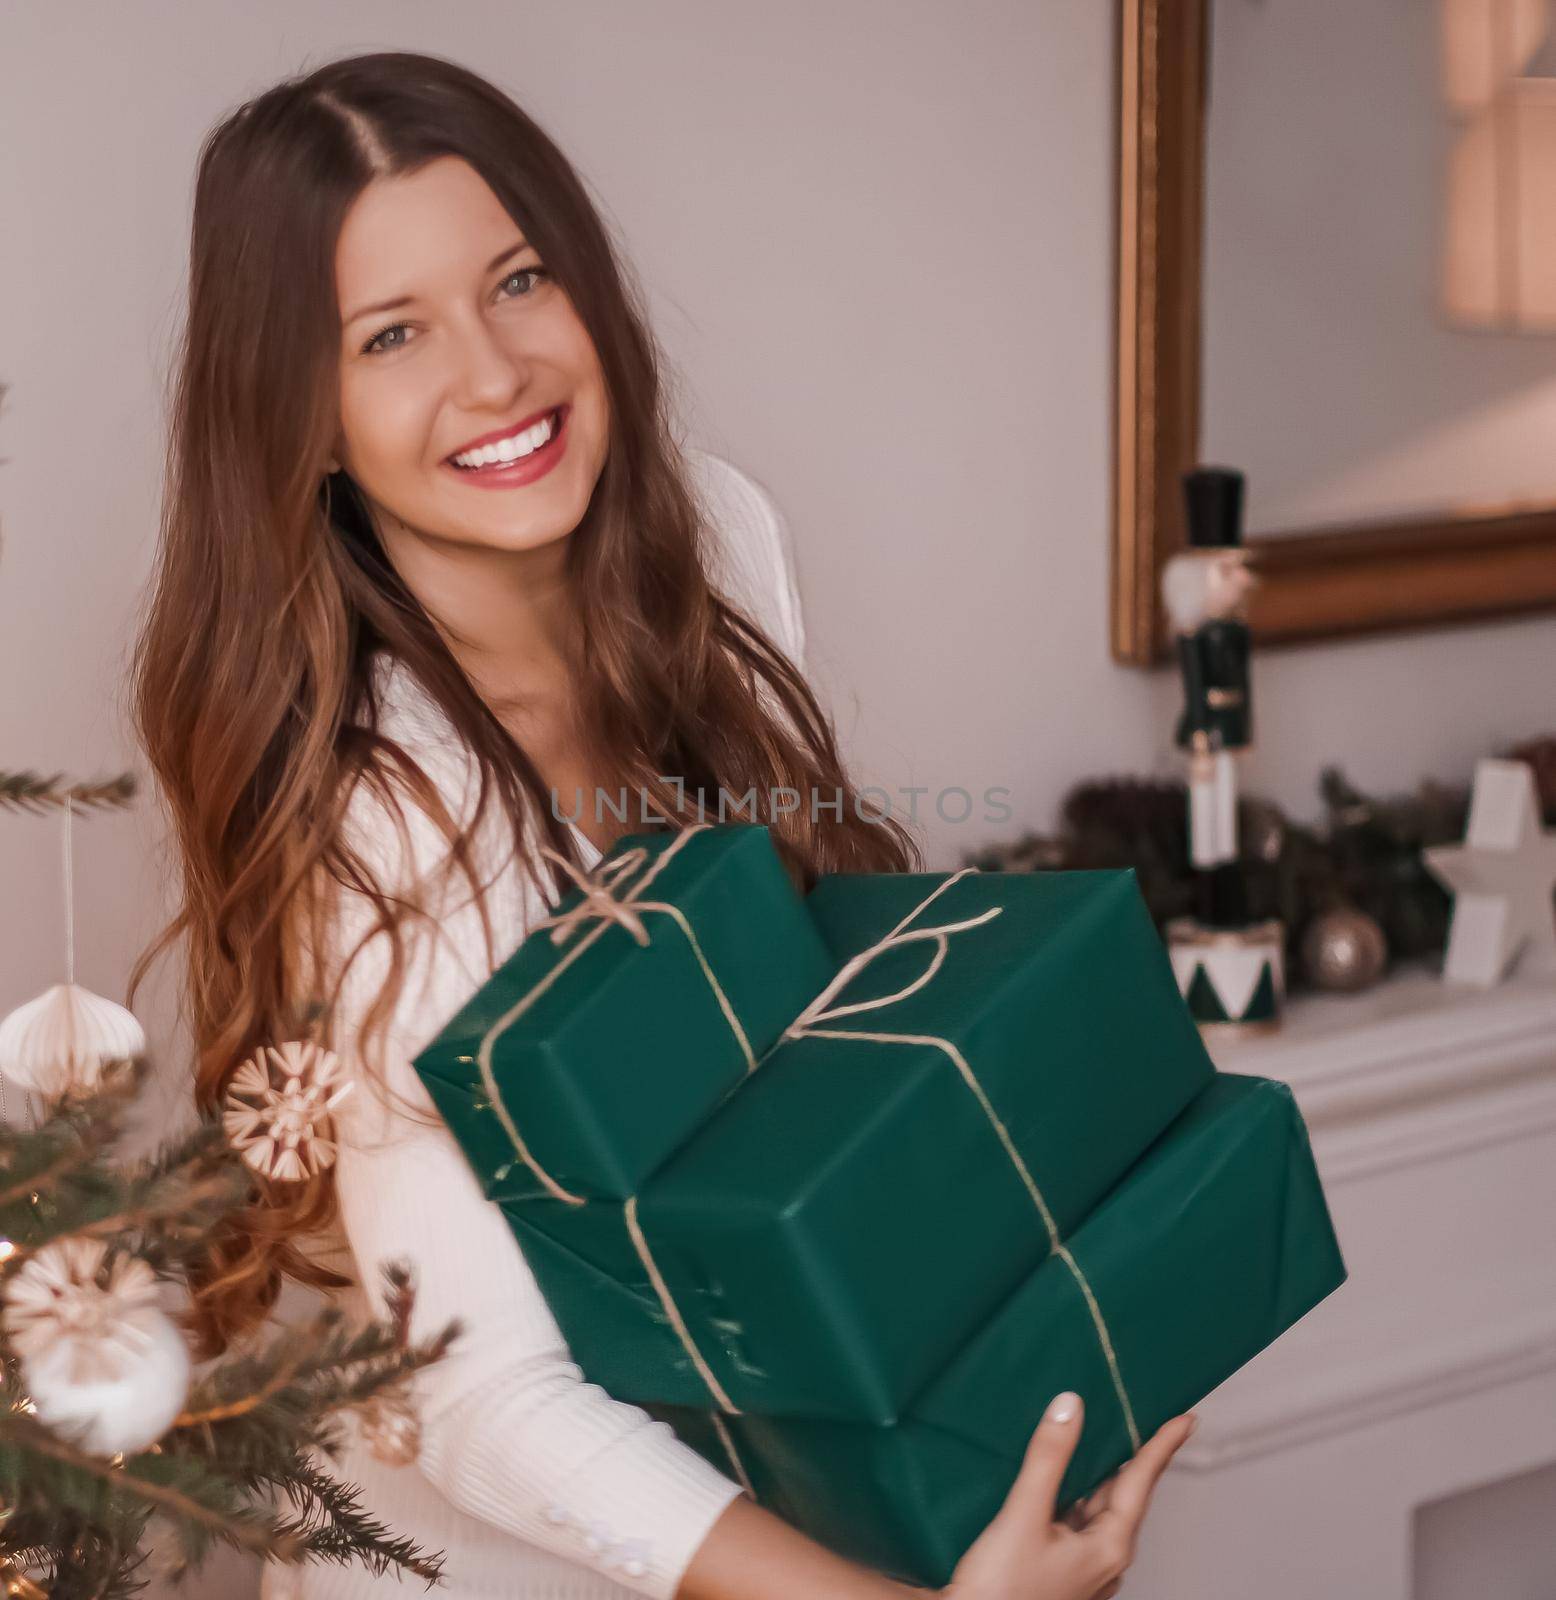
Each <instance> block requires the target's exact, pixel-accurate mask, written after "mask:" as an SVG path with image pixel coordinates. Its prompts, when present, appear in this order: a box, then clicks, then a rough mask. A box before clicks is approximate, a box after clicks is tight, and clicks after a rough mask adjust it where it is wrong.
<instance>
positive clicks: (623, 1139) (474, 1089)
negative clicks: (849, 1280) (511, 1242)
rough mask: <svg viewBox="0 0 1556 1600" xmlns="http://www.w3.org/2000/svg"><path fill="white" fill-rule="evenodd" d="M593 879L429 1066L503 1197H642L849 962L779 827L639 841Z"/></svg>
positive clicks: (469, 1010) (450, 1112) (420, 1060)
mask: <svg viewBox="0 0 1556 1600" xmlns="http://www.w3.org/2000/svg"><path fill="white" fill-rule="evenodd" d="M586 881H588V882H589V883H590V884H591V885H593V886H594V888H593V892H592V893H586V892H585V890H584V888H583V887H582V885H580V886H579V887H576V888H574V889H571V890H569V891H568V892H567V893H566V894H565V895H564V896H563V897H562V899H561V901H560V902H559V904H558V906H557V909H556V912H555V913H554V914H553V916H552V917H551V918H548V919H547V920H548V922H549V923H550V924H551V925H550V926H544V925H542V926H540V927H538V928H537V929H534V930H532V931H531V933H530V935H529V936H528V937H527V938H526V939H525V940H524V941H523V943H522V944H520V945H519V947H518V949H517V950H516V951H514V953H513V954H512V955H511V956H510V957H509V958H508V959H507V960H506V961H505V962H504V963H503V964H502V965H501V967H499V968H498V970H497V971H496V972H495V973H493V975H492V977H491V978H490V979H489V980H488V981H487V983H486V984H485V985H483V987H482V988H481V989H480V990H479V991H478V992H477V993H476V994H475V995H474V996H473V997H472V998H471V999H470V1000H469V1002H468V1003H467V1004H465V1005H464V1006H463V1007H462V1008H461V1009H460V1011H459V1012H458V1013H457V1014H456V1015H455V1016H454V1017H453V1018H452V1019H451V1020H450V1021H449V1022H448V1023H447V1025H446V1026H445V1027H444V1028H443V1029H442V1031H441V1032H440V1033H439V1034H438V1036H437V1038H436V1039H434V1040H433V1041H432V1043H431V1044H429V1045H428V1046H427V1047H426V1049H424V1050H423V1051H422V1052H421V1053H420V1054H419V1055H418V1056H417V1057H416V1062H415V1065H416V1070H417V1072H418V1073H419V1074H420V1076H421V1078H422V1081H423V1082H424V1083H425V1084H426V1086H427V1090H428V1092H429V1094H430V1095H431V1097H432V1099H433V1102H434V1103H435V1104H436V1106H437V1108H438V1110H439V1111H440V1112H441V1113H442V1115H443V1119H444V1121H445V1122H446V1123H447V1124H448V1126H449V1128H450V1129H451V1130H452V1131H453V1133H454V1135H455V1137H456V1138H457V1139H458V1140H459V1142H460V1144H461V1146H462V1147H463V1149H464V1151H465V1154H466V1155H467V1156H468V1157H469V1159H470V1163H471V1165H472V1166H473V1167H474V1168H475V1171H476V1173H477V1174H478V1176H479V1177H480V1179H481V1182H482V1187H483V1189H484V1190H485V1192H486V1194H487V1196H488V1197H489V1198H491V1199H513V1198H522V1197H524V1196H535V1195H545V1196H547V1197H548V1198H551V1199H552V1200H553V1203H561V1201H560V1197H562V1196H564V1195H565V1196H573V1197H576V1198H580V1199H581V1198H583V1197H609V1198H613V1199H615V1200H618V1201H619V1200H622V1199H624V1198H626V1197H627V1196H628V1195H631V1194H635V1193H636V1192H637V1190H638V1189H639V1188H640V1187H641V1186H642V1184H643V1182H644V1180H645V1179H646V1178H647V1177H648V1175H649V1174H650V1173H651V1172H653V1171H654V1170H655V1169H656V1168H658V1167H659V1166H661V1165H662V1164H663V1163H664V1161H665V1160H666V1159H667V1158H668V1157H669V1156H670V1154H671V1153H672V1152H673V1151H674V1150H675V1149H676V1148H677V1147H678V1146H679V1145H680V1144H682V1143H683V1142H684V1141H685V1140H686V1138H687V1137H688V1136H689V1135H690V1133H691V1132H692V1131H693V1130H694V1129H695V1128H696V1127H697V1126H698V1125H699V1124H700V1123H701V1122H702V1121H704V1120H705V1119H706V1117H707V1116H708V1115H709V1113H710V1112H711V1111H712V1110H713V1109H714V1107H715V1106H716V1105H717V1104H718V1103H719V1101H720V1100H721V1099H722V1098H723V1097H724V1095H725V1094H727V1093H728V1092H729V1090H730V1089H732V1088H734V1086H735V1085H736V1084H738V1083H739V1082H740V1081H741V1080H742V1079H743V1078H744V1077H745V1076H746V1075H747V1074H748V1073H749V1072H750V1071H751V1070H752V1069H753V1067H754V1066H755V1064H756V1062H757V1060H759V1059H760V1057H761V1055H762V1053H763V1052H764V1051H765V1050H767V1049H768V1048H769V1047H770V1046H771V1045H772V1043H773V1041H774V1040H775V1039H777V1037H778V1035H779V1034H780V1032H781V1031H782V1030H783V1028H784V1027H785V1026H787V1024H788V1023H789V1022H790V1021H791V1019H792V1018H793V1017H794V1015H795V1013H796V1012H797V1011H798V1010H799V1009H800V1008H801V1007H802V1006H803V1005H804V1004H805V1003H806V1001H808V1000H809V999H810V998H811V997H812V996H813V995H814V994H815V993H816V992H817V990H818V989H820V988H821V986H822V985H823V984H825V983H826V981H827V979H828V978H829V977H830V976H831V974H832V972H833V971H834V970H835V967H836V962H835V961H834V960H833V958H832V957H831V955H830V954H829V952H828V950H827V947H826V945H825V944H824V943H823V942H822V939H821V936H820V934H819V933H818V932H817V930H816V927H815V924H814V923H813V922H812V921H811V919H810V916H809V914H808V913H807V911H806V909H805V903H804V900H803V899H802V898H801V896H800V894H799V892H798V890H797V889H796V888H795V886H794V884H793V882H792V881H791V879H790V877H789V875H788V872H787V870H786V869H785V867H784V865H783V863H782V861H781V860H780V859H779V856H778V853H777V851H776V849H775V848H774V846H773V842H772V839H771V837H770V835H769V833H768V830H767V829H766V828H765V827H761V826H756V825H751V824H728V825H723V826H718V827H713V826H702V827H696V828H689V829H685V830H682V831H680V832H670V831H667V830H660V831H658V832H649V833H640V834H633V835H631V836H630V837H628V838H625V839H621V840H618V841H617V843H616V844H615V846H613V848H612V849H611V851H610V852H609V854H608V855H607V856H606V857H605V859H604V860H603V861H602V862H601V863H599V864H598V865H597V867H596V869H595V872H594V874H593V875H592V876H591V878H590V879H588V880H586ZM607 899H608V900H609V902H610V903H611V904H612V905H613V906H614V907H616V908H617V909H615V910H614V911H612V913H611V914H610V915H599V914H591V913H595V912H597V911H598V910H599V908H600V907H601V906H602V905H604V903H605V901H606V900H607ZM619 1210H620V1207H619V1206H618V1207H617V1211H618V1213H619Z"/></svg>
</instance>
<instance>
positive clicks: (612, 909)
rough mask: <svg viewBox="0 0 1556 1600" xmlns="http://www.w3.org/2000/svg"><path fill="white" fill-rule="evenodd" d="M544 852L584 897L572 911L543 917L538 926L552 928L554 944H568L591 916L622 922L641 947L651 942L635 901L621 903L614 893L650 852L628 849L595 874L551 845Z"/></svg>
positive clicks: (541, 849) (542, 852) (542, 851)
mask: <svg viewBox="0 0 1556 1600" xmlns="http://www.w3.org/2000/svg"><path fill="white" fill-rule="evenodd" d="M540 853H541V855H543V856H544V857H545V858H546V859H547V860H548V861H553V862H555V863H556V865H557V866H559V867H560V868H561V869H562V870H563V872H565V873H566V874H567V876H568V877H569V878H571V879H572V880H573V884H574V886H575V887H576V888H577V890H578V891H579V893H580V894H581V895H582V896H583V898H582V899H581V900H580V901H579V902H578V904H577V905H575V906H573V907H572V909H571V910H568V911H559V912H555V913H553V914H552V915H551V916H549V917H542V918H541V919H540V921H539V922H537V923H536V924H535V927H536V928H550V929H551V942H552V944H565V943H566V942H567V941H568V940H569V939H571V938H572V936H573V935H574V934H575V933H577V931H578V930H579V929H580V928H581V927H583V925H584V924H585V923H586V922H588V921H589V919H590V918H591V917H604V918H606V919H607V920H608V921H610V922H619V923H620V924H621V926H622V927H624V928H625V929H626V930H627V932H628V933H630V934H631V935H632V937H633V938H634V939H635V940H636V941H637V942H638V943H639V944H647V943H648V929H647V928H645V927H644V926H643V919H642V917H641V916H640V915H639V914H638V912H637V911H636V910H635V909H634V908H633V905H632V902H631V901H630V900H618V899H617V898H616V897H615V895H613V894H612V893H611V885H612V884H614V883H616V882H617V881H619V880H620V879H623V878H630V877H631V876H632V874H633V873H634V872H636V871H637V870H638V868H639V867H641V866H642V865H643V860H644V857H645V856H647V854H648V852H647V851H646V850H643V849H640V848H639V849H632V850H625V851H623V852H622V853H621V855H619V856H616V857H613V858H612V859H611V860H610V861H606V862H603V863H602V864H601V865H600V867H599V868H598V869H597V870H596V871H595V872H594V873H592V874H591V873H587V872H585V871H584V870H583V869H582V868H581V867H579V866H577V865H575V864H574V863H573V862H571V861H569V860H568V859H567V857H566V856H564V855H562V854H560V853H559V852H558V851H556V850H553V849H551V847H550V846H549V845H542V846H541V848H540Z"/></svg>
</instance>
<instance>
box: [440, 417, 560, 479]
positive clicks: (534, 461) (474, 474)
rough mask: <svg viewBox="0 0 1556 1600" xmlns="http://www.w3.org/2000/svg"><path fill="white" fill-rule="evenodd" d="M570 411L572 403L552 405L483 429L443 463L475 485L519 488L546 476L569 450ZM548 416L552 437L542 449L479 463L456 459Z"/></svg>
mask: <svg viewBox="0 0 1556 1600" xmlns="http://www.w3.org/2000/svg"><path fill="white" fill-rule="evenodd" d="M571 411H572V407H571V406H570V405H567V404H563V405H560V406H550V407H548V408H547V409H546V410H544V411H535V412H532V413H531V414H530V415H529V416H527V417H525V418H524V419H523V421H521V422H515V423H511V424H510V425H509V426H508V427H506V428H498V429H497V430H495V431H494V432H492V433H483V434H482V435H481V436H480V437H479V438H477V439H472V440H470V442H469V443H468V444H462V445H461V446H460V447H459V449H457V450H454V451H451V452H450V453H449V454H448V455H446V456H445V457H444V458H443V466H444V468H445V469H446V470H447V471H449V472H452V473H455V474H457V475H458V477H459V479H460V481H461V482H463V483H468V484H469V485H470V486H471V487H472V488H476V489H517V488H521V487H523V485H525V484H527V483H533V482H534V481H535V480H536V479H537V478H543V477H545V475H546V474H547V473H548V472H550V470H551V469H552V468H553V467H554V466H555V465H556V464H557V462H559V461H560V460H561V459H562V457H563V455H564V454H565V453H566V450H567V419H568V415H569V413H570V412H571ZM548 417H549V418H551V437H550V438H549V439H548V440H547V441H546V442H545V443H544V444H543V445H541V446H540V447H539V449H536V450H531V451H530V453H529V454H528V455H525V456H519V457H517V458H516V459H515V460H513V461H497V462H488V463H484V464H483V465H481V466H478V467H461V466H457V465H456V464H455V462H454V457H455V456H458V455H464V454H465V453H466V452H467V451H471V450H479V449H481V448H483V447H484V446H486V445H489V444H497V443H499V442H500V441H501V440H503V439H511V438H512V437H513V436H514V435H515V434H520V433H523V432H524V431H525V430H526V429H528V428H532V427H534V426H535V424H536V423H537V422H542V421H544V420H545V419H546V418H548Z"/></svg>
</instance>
